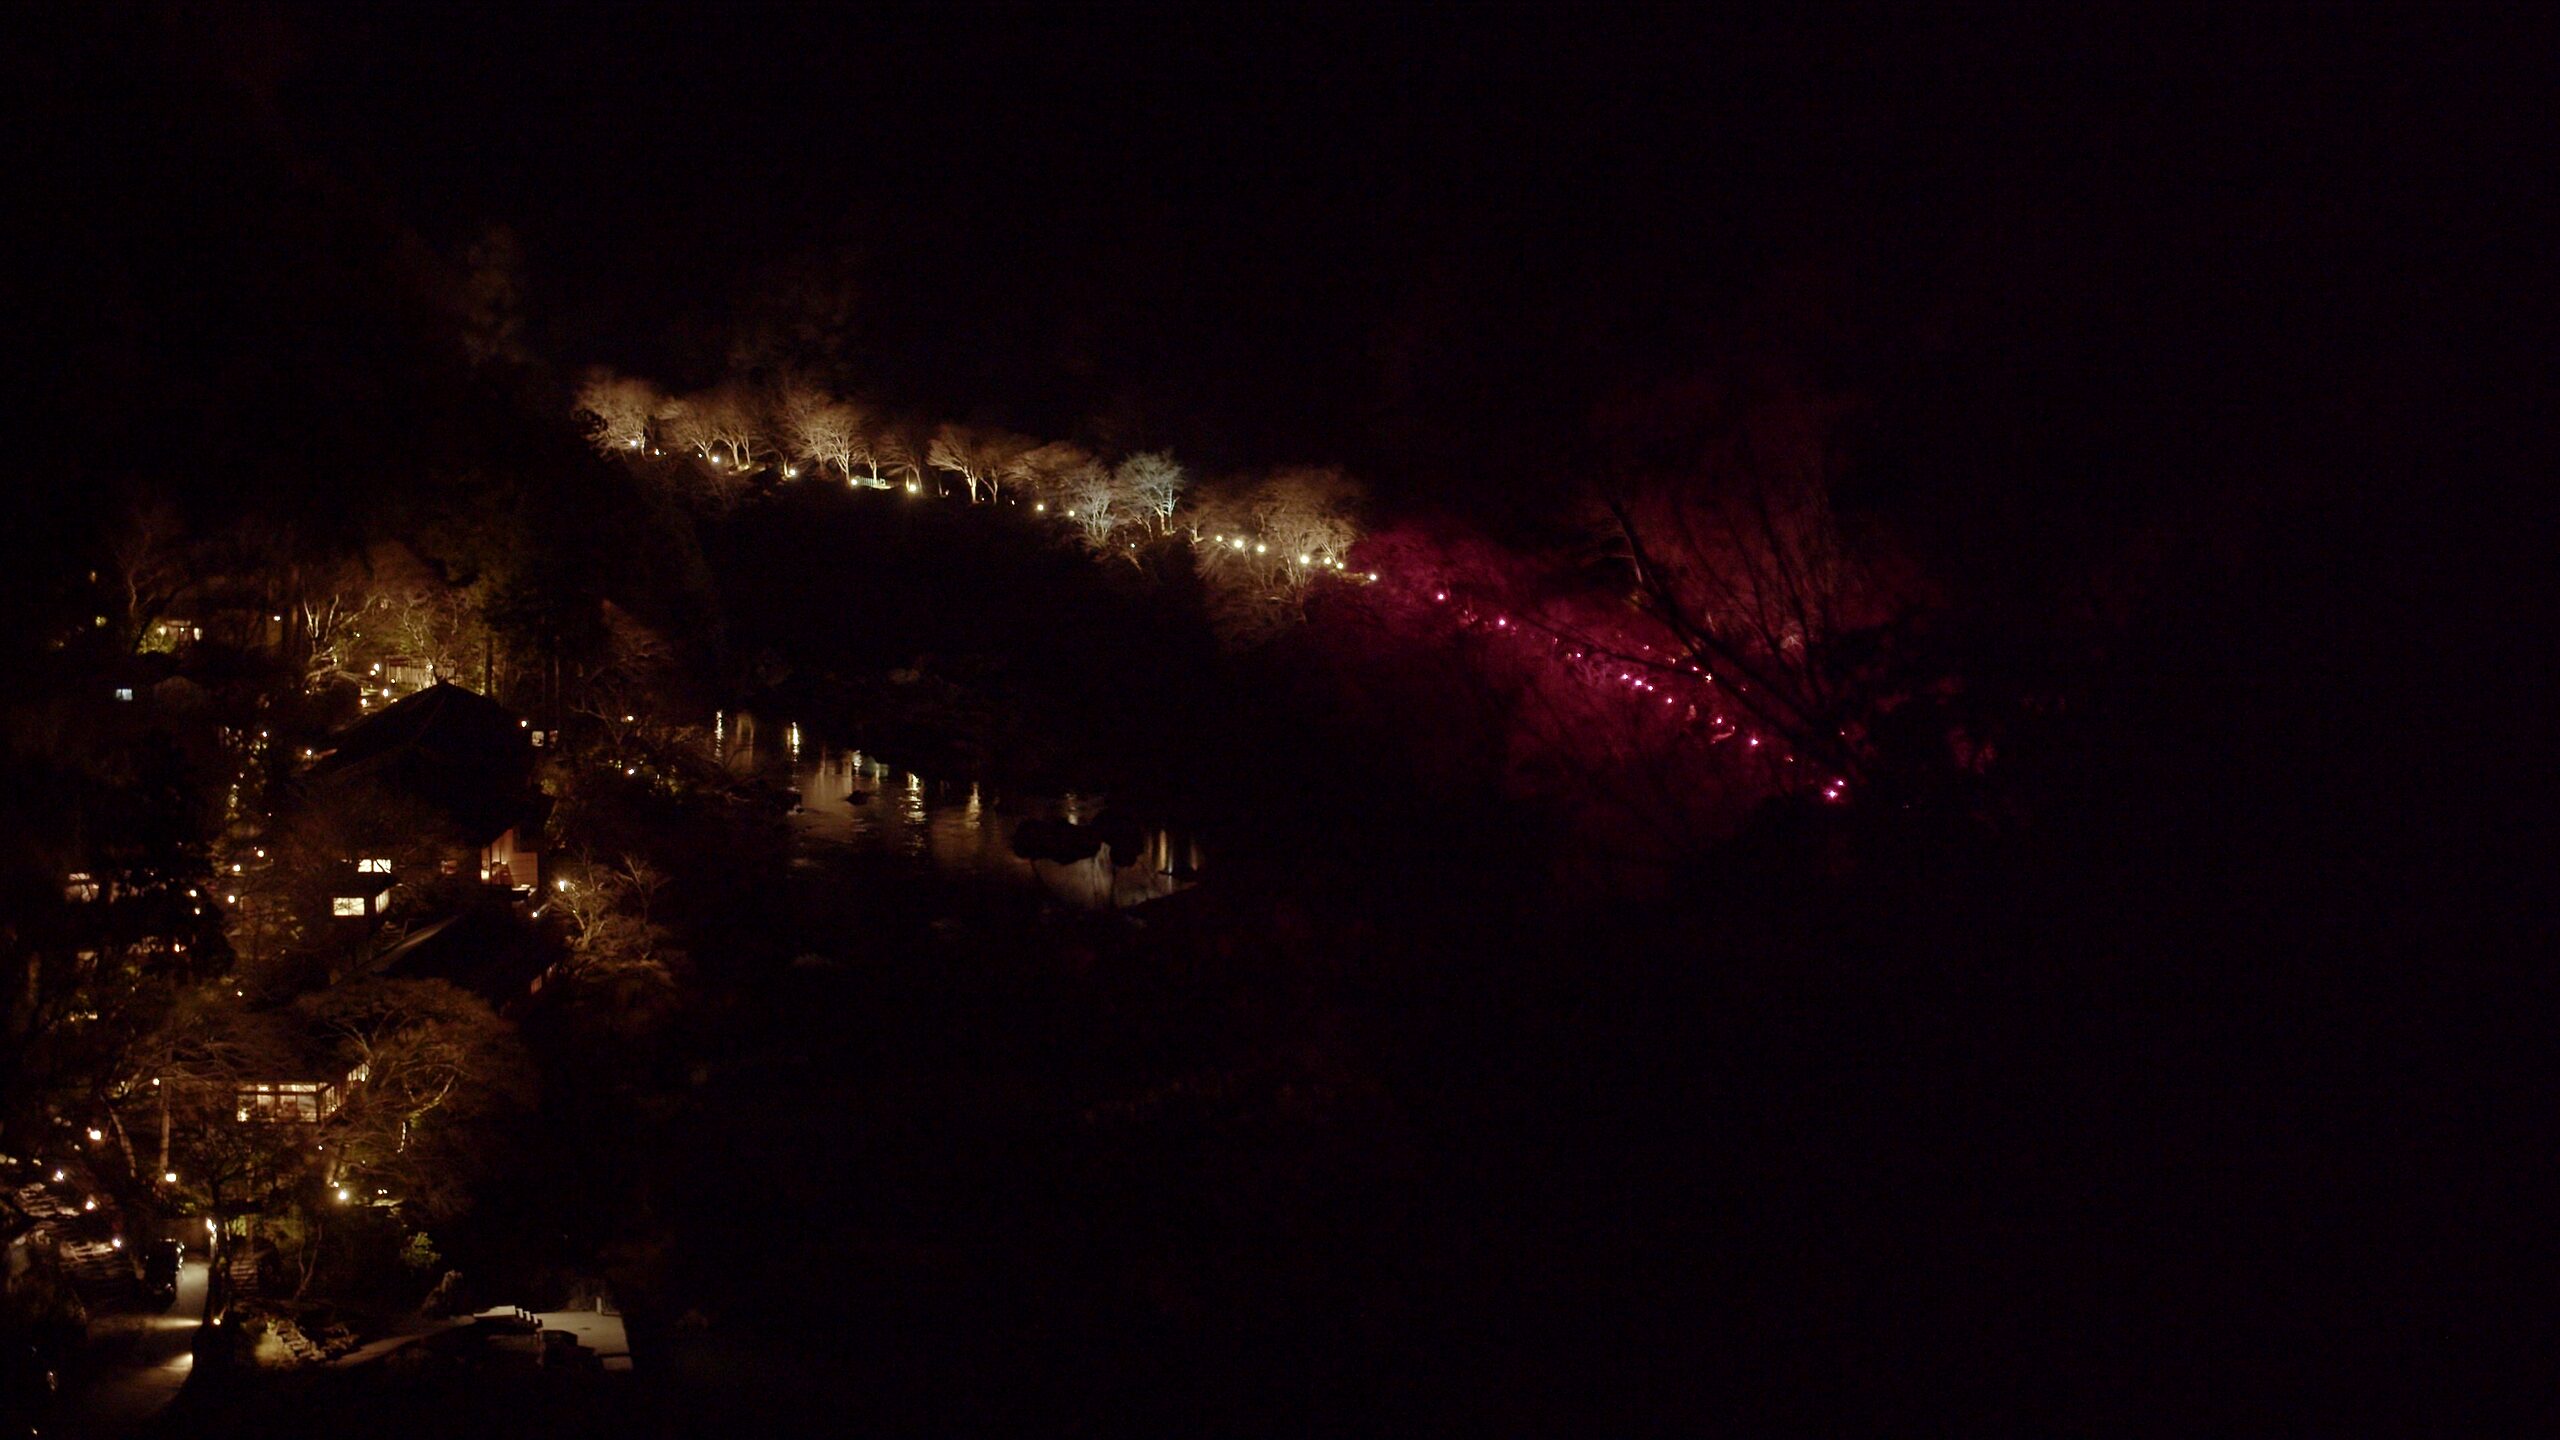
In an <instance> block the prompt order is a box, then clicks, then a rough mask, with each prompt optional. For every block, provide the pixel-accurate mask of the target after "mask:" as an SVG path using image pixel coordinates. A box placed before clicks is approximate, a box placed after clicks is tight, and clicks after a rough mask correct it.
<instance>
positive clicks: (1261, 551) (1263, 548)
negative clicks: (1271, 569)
mask: <svg viewBox="0 0 2560 1440" xmlns="http://www.w3.org/2000/svg"><path fill="white" fill-rule="evenodd" d="M1270 552H1271V547H1270V546H1268V545H1265V544H1263V543H1262V542H1261V541H1259V540H1256V541H1254V542H1253V553H1254V554H1256V555H1267V554H1269V553H1270Z"/></svg>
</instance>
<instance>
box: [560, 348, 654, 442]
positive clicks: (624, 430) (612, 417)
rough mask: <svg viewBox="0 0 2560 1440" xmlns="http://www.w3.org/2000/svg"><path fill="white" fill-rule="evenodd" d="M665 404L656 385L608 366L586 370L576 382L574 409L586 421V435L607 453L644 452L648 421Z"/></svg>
mask: <svg viewBox="0 0 2560 1440" xmlns="http://www.w3.org/2000/svg"><path fill="white" fill-rule="evenodd" d="M666 405H667V400H666V397H665V396H663V395H660V394H659V393H658V387H656V386H654V385H652V384H650V383H649V382H648V381H646V380H642V379H638V378H636V377H633V376H629V375H616V374H615V373H613V372H612V371H610V370H601V369H599V370H591V371H588V372H587V378H586V380H585V381H584V383H582V384H580V385H579V386H578V397H577V413H578V414H579V415H580V416H582V417H584V418H585V420H586V424H587V439H588V440H589V441H590V442H591V443H592V444H594V446H595V447H596V448H597V449H598V450H601V451H603V452H604V453H606V454H608V455H635V454H641V453H645V452H646V451H647V449H648V445H649V423H650V422H651V421H652V420H654V419H656V418H657V416H658V414H659V412H660V411H662V410H664V409H665V408H666Z"/></svg>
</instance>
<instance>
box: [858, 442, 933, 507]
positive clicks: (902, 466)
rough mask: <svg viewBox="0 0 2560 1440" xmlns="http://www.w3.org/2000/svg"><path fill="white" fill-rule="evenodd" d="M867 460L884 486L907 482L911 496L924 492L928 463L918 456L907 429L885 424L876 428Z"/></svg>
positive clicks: (872, 472)
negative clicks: (921, 461)
mask: <svg viewBox="0 0 2560 1440" xmlns="http://www.w3.org/2000/svg"><path fill="white" fill-rule="evenodd" d="M866 459H867V463H868V464H869V465H870V467H871V477H872V479H873V481H874V482H876V483H880V484H882V485H883V486H884V487H886V486H897V485H904V486H905V487H907V493H908V494H910V495H914V494H918V493H921V492H922V491H923V489H924V466H923V464H922V463H920V462H919V460H918V458H917V456H916V447H915V443H914V442H913V441H912V440H910V439H908V438H907V432H906V431H905V430H904V429H903V428H901V427H899V426H896V425H883V426H881V427H880V428H879V429H877V430H875V431H873V432H872V435H871V454H870V455H869V456H868V457H866Z"/></svg>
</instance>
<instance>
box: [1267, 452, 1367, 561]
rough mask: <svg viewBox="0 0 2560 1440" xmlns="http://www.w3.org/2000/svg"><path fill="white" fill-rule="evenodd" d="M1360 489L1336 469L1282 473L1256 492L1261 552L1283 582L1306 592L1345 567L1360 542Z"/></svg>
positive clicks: (1307, 469)
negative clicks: (1316, 581)
mask: <svg viewBox="0 0 2560 1440" xmlns="http://www.w3.org/2000/svg"><path fill="white" fill-rule="evenodd" d="M1359 503H1360V487H1359V486H1358V485H1357V484H1355V483H1354V482H1353V481H1352V479H1351V477H1349V476H1347V475H1345V474H1343V473H1342V472H1341V471H1340V470H1337V469H1333V468H1330V467H1300V468H1297V469H1292V470H1282V471H1280V472H1278V473H1276V474H1274V475H1273V476H1272V477H1271V478H1270V479H1268V480H1266V481H1264V482H1263V483H1262V484H1261V486H1259V487H1258V488H1257V489H1256V490H1255V491H1254V494H1253V498H1252V501H1251V503H1250V513H1251V515H1252V518H1253V526H1254V530H1255V536H1254V539H1255V543H1256V544H1258V545H1266V546H1268V547H1269V548H1268V550H1267V551H1256V552H1255V554H1256V555H1257V557H1258V558H1259V559H1260V560H1262V561H1263V562H1264V563H1265V564H1266V565H1267V567H1268V573H1269V574H1270V575H1271V576H1272V578H1274V579H1275V580H1276V581H1277V582H1279V583H1281V584H1284V585H1286V586H1288V587H1289V588H1290V589H1292V590H1299V589H1303V588H1304V587H1305V586H1306V585H1307V583H1308V582H1309V581H1311V580H1314V579H1315V578H1317V577H1318V576H1320V575H1324V574H1327V573H1330V572H1333V571H1337V570H1339V569H1341V568H1342V563H1343V559H1344V557H1345V556H1346V555H1348V554H1349V553H1350V550H1351V546H1352V544H1353V543H1354V542H1355V541H1357V540H1358V539H1359V538H1360V531H1359V527H1358V526H1357V525H1356V524H1355V523H1354V520H1353V516H1354V514H1355V513H1356V511H1357V509H1358V506H1359Z"/></svg>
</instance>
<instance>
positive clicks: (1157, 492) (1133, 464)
mask: <svg viewBox="0 0 2560 1440" xmlns="http://www.w3.org/2000/svg"><path fill="white" fill-rule="evenodd" d="M1113 479H1114V480H1116V481H1117V482H1118V485H1117V488H1118V490H1119V492H1120V494H1121V495H1122V496H1123V497H1124V499H1125V502H1126V503H1127V504H1128V505H1129V506H1130V507H1131V508H1132V509H1134V510H1137V511H1139V512H1140V513H1142V514H1144V515H1146V516H1147V517H1148V519H1149V521H1150V523H1152V524H1153V525H1154V526H1155V528H1156V531H1157V533H1159V534H1161V533H1163V532H1164V531H1165V530H1167V529H1169V528H1170V527H1171V526H1172V524H1173V512H1174V507H1175V506H1176V505H1177V504H1179V503H1180V501H1181V499H1182V491H1183V487H1184V486H1185V485H1186V484H1187V483H1188V480H1187V478H1186V477H1185V476H1184V475H1183V473H1182V467H1181V466H1180V465H1177V464H1175V463H1174V461H1173V457H1172V456H1171V455H1168V454H1166V453H1164V452H1163V451H1161V450H1149V451H1144V452H1141V453H1139V454H1136V455H1132V456H1130V457H1129V458H1127V459H1126V460H1123V461H1121V462H1120V465H1119V468H1118V469H1117V470H1116V471H1114V472H1113Z"/></svg>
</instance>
